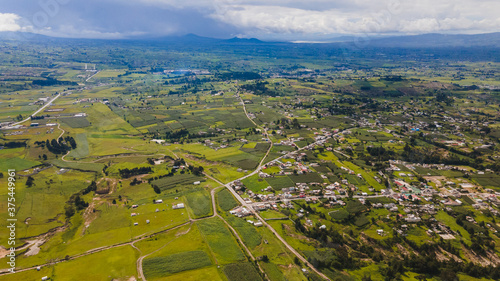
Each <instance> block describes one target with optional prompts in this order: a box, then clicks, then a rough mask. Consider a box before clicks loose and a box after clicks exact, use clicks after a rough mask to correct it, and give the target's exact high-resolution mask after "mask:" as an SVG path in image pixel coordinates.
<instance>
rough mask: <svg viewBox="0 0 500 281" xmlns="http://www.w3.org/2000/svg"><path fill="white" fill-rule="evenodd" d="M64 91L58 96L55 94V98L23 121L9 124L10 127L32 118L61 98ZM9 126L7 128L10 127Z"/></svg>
mask: <svg viewBox="0 0 500 281" xmlns="http://www.w3.org/2000/svg"><path fill="white" fill-rule="evenodd" d="M61 94H62V93H59V94H57V96H55V97H54V98H53V99H51V100H50V101H49V102H48V103H46V104H44V105H43V106H42V107H40V108H39V109H38V110H37V111H35V112H34V113H33V114H31V115H30V116H28V117H26V119H24V120H23V121H19V122H16V123H13V124H11V125H9V127H12V126H16V125H19V124H22V123H24V122H26V121H28V120H30V119H31V117H33V116H35V115H37V114H38V113H40V112H41V111H42V110H44V109H45V108H47V106H49V105H51V104H52V103H53V102H54V101H55V100H56V99H57V98H59V97H60V96H61ZM9 127H7V128H9Z"/></svg>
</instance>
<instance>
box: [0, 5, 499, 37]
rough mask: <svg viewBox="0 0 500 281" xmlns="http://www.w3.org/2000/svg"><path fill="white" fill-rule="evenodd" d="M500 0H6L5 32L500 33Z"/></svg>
mask: <svg viewBox="0 0 500 281" xmlns="http://www.w3.org/2000/svg"><path fill="white" fill-rule="evenodd" d="M499 11H500V1H499V0H307V1H300V0H15V1H13V0H0V31H30V32H35V33H40V34H45V35H50V36H59V37H79V38H130V37H138V36H141V37H153V36H166V35H183V34H187V33H194V34H197V35H200V36H208V37H218V38H230V37H234V36H238V37H256V38H261V39H266V40H269V39H277V40H283V39H287V40H288V39H289V40H315V39H325V38H331V37H336V36H341V35H361V36H366V35H379V34H380V35H386V34H421V33H431V32H439V33H485V32H498V31H500V13H499Z"/></svg>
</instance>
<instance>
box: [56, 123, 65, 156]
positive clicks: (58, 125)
mask: <svg viewBox="0 0 500 281" xmlns="http://www.w3.org/2000/svg"><path fill="white" fill-rule="evenodd" d="M57 128H58V129H59V130H61V131H62V132H61V134H60V135H59V137H57V143H59V139H60V138H62V136H63V135H64V133H65V132H66V131H64V129H62V128H61V124H59V123H57ZM64 156H66V155H64Z"/></svg>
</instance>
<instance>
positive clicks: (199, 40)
mask: <svg viewBox="0 0 500 281" xmlns="http://www.w3.org/2000/svg"><path fill="white" fill-rule="evenodd" d="M0 40H35V41H39V40H42V41H43V40H49V41H60V40H70V41H78V40H82V41H89V40H97V41H108V40H105V39H68V38H59V37H49V36H44V35H40V34H33V33H25V32H0ZM109 41H128V42H130V41H144V42H155V43H157V44H158V43H160V44H161V43H168V44H176V45H183V44H185V45H201V44H204V45H219V44H223V45H226V44H228V45H230V44H236V45H242V44H243V45H244V44H249V45H251V44H267V45H274V44H296V43H292V42H268V41H261V40H259V39H255V38H248V39H247V38H238V37H234V38H231V39H218V38H210V37H203V36H198V35H195V34H187V35H183V36H165V37H157V38H136V39H115V40H109ZM301 43H304V44H317V43H322V44H326V45H332V47H334V46H335V45H340V46H343V47H348V46H353V47H355V46H358V45H362V46H363V47H376V48H444V47H493V48H500V32H495V33H484V34H472V35H466V34H438V33H430V34H421V35H404V36H390V37H380V36H378V37H375V36H374V37H356V36H342V37H336V38H332V39H330V40H325V41H324V42H307V41H303V42H301Z"/></svg>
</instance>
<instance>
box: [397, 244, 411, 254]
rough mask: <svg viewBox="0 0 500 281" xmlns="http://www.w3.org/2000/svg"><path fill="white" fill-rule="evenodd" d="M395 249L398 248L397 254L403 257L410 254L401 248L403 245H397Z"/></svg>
mask: <svg viewBox="0 0 500 281" xmlns="http://www.w3.org/2000/svg"><path fill="white" fill-rule="evenodd" d="M396 247H397V248H398V250H399V253H401V254H402V255H403V256H410V252H409V251H408V250H407V249H406V248H405V247H403V245H401V244H399V243H397V244H396Z"/></svg>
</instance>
